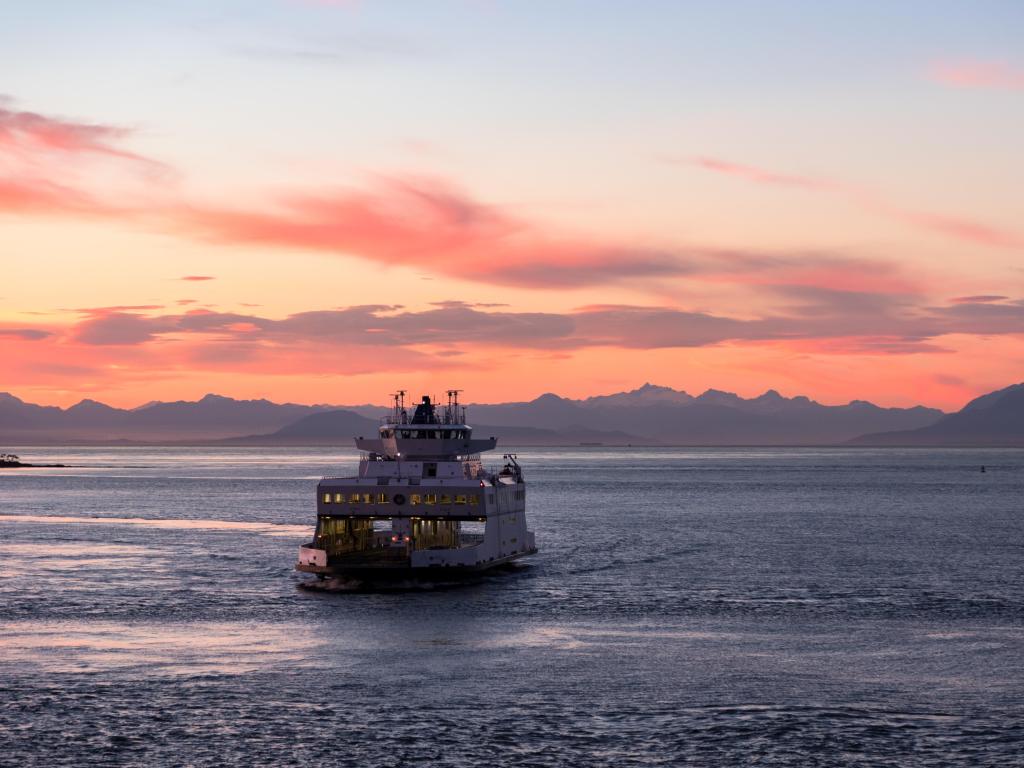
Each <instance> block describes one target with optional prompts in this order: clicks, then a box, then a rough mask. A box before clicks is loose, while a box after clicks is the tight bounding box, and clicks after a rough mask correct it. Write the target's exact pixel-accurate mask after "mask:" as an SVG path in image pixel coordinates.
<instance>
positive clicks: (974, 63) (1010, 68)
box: [928, 59, 1024, 91]
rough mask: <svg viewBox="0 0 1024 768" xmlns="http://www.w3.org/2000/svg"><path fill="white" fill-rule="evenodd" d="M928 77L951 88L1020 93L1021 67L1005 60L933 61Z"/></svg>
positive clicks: (1022, 84) (1023, 82)
mask: <svg viewBox="0 0 1024 768" xmlns="http://www.w3.org/2000/svg"><path fill="white" fill-rule="evenodd" d="M928 74H929V77H931V79H932V80H934V81H935V82H937V83H941V84H942V85H946V86H949V87H952V88H973V89H990V90H1006V91H1020V90H1024V67H1020V66H1014V65H1013V64H1010V63H1009V62H1006V61H981V60H977V59H961V60H958V61H937V62H935V63H933V64H932V65H931V67H929V69H928Z"/></svg>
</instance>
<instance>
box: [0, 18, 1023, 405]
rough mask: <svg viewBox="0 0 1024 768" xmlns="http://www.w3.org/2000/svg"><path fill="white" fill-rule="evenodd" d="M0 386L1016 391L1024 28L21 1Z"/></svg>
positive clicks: (338, 392)
mask: <svg viewBox="0 0 1024 768" xmlns="http://www.w3.org/2000/svg"><path fill="white" fill-rule="evenodd" d="M8 6H9V7H6V8H5V10H4V14H3V17H4V21H3V23H2V24H0V71H2V72H3V79H2V81H0V94H2V95H0V247H2V250H0V253H2V256H3V272H2V273H0V359H2V361H3V363H2V372H3V376H2V377H0V390H8V391H10V392H12V393H13V394H15V395H17V396H19V397H21V398H23V399H25V400H29V401H32V402H39V403H45V404H55V405H69V404H72V403H74V402H76V401H78V400H80V399H82V398H83V397H90V398H94V399H98V400H102V401H104V402H108V403H110V404H112V405H119V406H135V405H138V404H141V403H143V402H146V401H150V400H154V399H164V400H174V399H195V398H198V397H201V396H202V395H203V394H205V393H207V392H217V393H220V394H225V395H230V396H234V397H240V398H241V397H244V398H255V397H267V398H270V399H273V400H278V401H285V400H288V401H293V402H309V403H312V402H330V403H355V402H385V401H386V398H387V394H388V393H389V392H392V391H394V390H395V389H396V388H397V387H404V388H406V389H409V390H412V391H413V392H419V391H421V390H422V391H435V392H438V391H443V390H444V389H445V388H448V387H459V388H461V389H464V390H466V395H465V397H466V399H467V400H469V401H480V402H484V401H486V402H496V401H504V400H526V399H531V398H533V397H535V396H537V395H539V394H541V393H543V392H547V391H555V392H558V393H559V394H562V395H565V396H572V397H580V396H588V395H593V394H601V393H607V392H614V391H619V390H623V389H631V388H634V387H637V386H639V385H641V384H643V383H644V382H645V381H651V382H655V383H659V384H664V385H668V386H672V387H676V388H679V389H685V390H687V391H689V392H691V393H699V392H700V391H703V390H704V389H706V388H709V387H714V388H718V389H726V390H730V391H734V392H738V393H739V394H741V395H744V396H751V395H756V394H759V393H761V392H763V391H764V390H765V389H768V388H770V387H771V388H775V389H778V390H779V391H781V392H782V393H783V394H786V395H796V394H806V395H808V396H810V397H813V398H815V399H817V400H819V401H821V402H825V403H842V402H846V401H848V400H850V399H853V398H861V399H868V400H872V401H874V402H876V403H879V404H882V405H909V404H914V403H923V404H927V405H933V406H937V407H941V408H945V409H956V408H959V407H960V406H961V405H963V403H964V402H965V401H966V400H967V399H969V398H970V397H973V396H975V395H977V394H981V393H983V392H986V391H989V390H992V389H996V388H1000V387H1003V386H1006V385H1008V384H1011V383H1015V382H1019V381H1022V380H1024V138H1022V137H1024V46H1022V45H1021V41H1022V40H1024V4H1022V3H1020V2H1019V1H1018V0H1011V1H1008V2H986V1H984V0H976V1H973V2H962V1H960V2H935V1H934V0H929V1H928V2H900V3H886V2H863V1H862V0H858V1H856V2H853V1H851V2H825V3H823V2H820V1H819V2H778V3H774V2H773V3H767V2H760V1H757V2H755V1H753V0H751V1H750V2H731V1H730V2H717V1H716V2H684V1H683V0H671V1H669V0H665V1H662V0H645V1H644V2H642V3H631V2H625V0H620V1H619V2H604V1H599V0H559V1H557V2H552V1H551V0H545V1H541V0H538V1H536V2H533V1H531V0H450V1H441V0H437V1H435V0H405V2H397V1H390V0H347V1H346V0H334V2H329V1H327V0H322V1H321V2H317V1H316V0H237V1H236V2H210V1H207V0H203V1H202V2H200V1H199V0H194V1H193V0H177V1H176V2H165V3H155V2H145V3H139V2H127V1H125V2H101V1H97V2H89V3H83V2H78V1H76V0H67V1H66V2H49V1H45V0H40V1H39V2H32V3H10V4H8Z"/></svg>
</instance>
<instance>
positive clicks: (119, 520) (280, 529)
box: [0, 514, 312, 536]
mask: <svg viewBox="0 0 1024 768" xmlns="http://www.w3.org/2000/svg"><path fill="white" fill-rule="evenodd" d="M0 523H44V524H46V525H55V524H73V523H83V524H86V525H141V526H146V527H149V528H164V529H167V528H176V529H186V530H187V529H191V530H196V531H245V532H247V533H259V534H262V535H263V536H308V535H309V534H310V532H311V531H312V525H282V524H280V523H255V522H254V523H244V522H237V521H232V520H175V519H159V520H154V519H149V518H142V517H66V516H63V515H5V514H0Z"/></svg>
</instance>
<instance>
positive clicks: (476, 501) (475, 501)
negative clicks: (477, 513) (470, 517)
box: [469, 493, 480, 507]
mask: <svg viewBox="0 0 1024 768" xmlns="http://www.w3.org/2000/svg"><path fill="white" fill-rule="evenodd" d="M479 503H480V497H479V496H477V495H476V494H475V493H471V494H469V506H471V507H475V506H476V505H477V504H479Z"/></svg>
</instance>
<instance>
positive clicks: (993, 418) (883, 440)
mask: <svg viewBox="0 0 1024 768" xmlns="http://www.w3.org/2000/svg"><path fill="white" fill-rule="evenodd" d="M852 442H853V444H855V445H901V446H951V447H952V446H964V447H968V446H1014V447H1021V446H1024V384H1014V385H1013V386H1010V387H1006V388H1005V389H1000V390H997V391H995V392H989V393H988V394H987V395H982V396H981V397H978V398H975V399H974V400H971V402H969V403H968V404H967V405H965V406H964V407H963V408H962V409H961V410H959V411H958V412H956V413H951V414H948V415H946V416H943V417H942V418H940V419H938V420H937V421H936V422H935V423H933V424H929V425H927V426H924V427H921V428H919V429H912V430H901V431H896V432H883V433H880V434H878V433H876V434H867V435H862V436H861V437H858V438H856V439H855V440H853V441H852Z"/></svg>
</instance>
